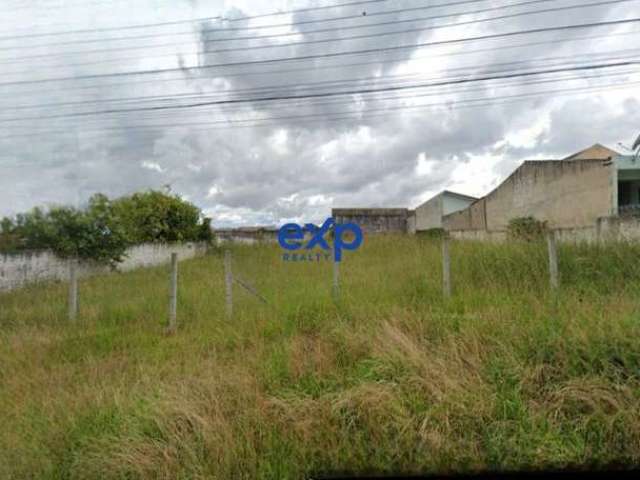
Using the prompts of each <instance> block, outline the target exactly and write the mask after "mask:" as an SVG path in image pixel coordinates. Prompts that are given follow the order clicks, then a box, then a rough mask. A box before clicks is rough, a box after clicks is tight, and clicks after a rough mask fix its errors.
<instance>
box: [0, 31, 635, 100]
mask: <svg viewBox="0 0 640 480" xmlns="http://www.w3.org/2000/svg"><path fill="white" fill-rule="evenodd" d="M639 34H640V31H630V32H618V33H607V34H600V35H586V36H578V37H569V38H563V39H552V40H541V41H535V42H522V43H517V44H508V45H500V46H494V47H488V48H476V49H464V50H460V51H455V52H448V53H437V54H434V53H430V54H428V55H415V54H411V55H410V56H408V57H406V56H405V57H394V58H390V59H385V58H386V56H387V55H389V54H391V53H394V52H382V55H381V57H382V58H380V57H377V58H376V59H375V60H369V61H364V62H350V63H340V64H336V65H314V66H313V71H314V72H315V71H316V70H335V69H340V70H344V69H348V68H354V67H360V66H364V65H378V64H379V65H385V64H393V63H398V62H411V61H415V60H420V59H424V58H441V57H447V58H448V57H458V56H468V55H474V54H477V53H493V52H498V51H504V50H512V49H518V48H528V47H536V46H540V45H548V44H550V43H557V42H558V41H562V42H564V43H570V42H577V41H582V40H595V39H602V38H614V37H623V36H630V35H639ZM309 71H310V70H309V68H308V67H296V68H279V69H277V70H266V71H265V70H260V71H246V70H245V71H242V72H224V73H221V74H220V75H218V76H216V77H207V78H194V77H185V76H184V74H183V72H182V71H180V72H175V73H179V74H180V76H179V77H178V78H169V79H167V78H151V79H149V78H147V79H134V80H131V79H128V80H127V81H124V82H116V83H114V82H111V83H100V84H93V85H73V86H72V85H61V86H57V87H56V88H48V89H47V90H46V92H47V93H48V94H49V95H51V94H52V93H54V92H64V91H69V90H72V91H76V92H78V91H84V90H93V89H96V88H106V87H119V86H130V85H147V84H154V83H163V84H167V83H173V82H195V81H199V80H208V81H213V80H216V79H227V78H234V77H251V76H264V75H285V74H289V73H296V72H307V73H309ZM40 92H42V90H22V91H20V92H12V93H11V97H12V98H19V97H20V96H31V95H34V94H37V93H40Z"/></svg>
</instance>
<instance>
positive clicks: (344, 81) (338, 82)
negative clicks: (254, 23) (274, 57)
mask: <svg viewBox="0 0 640 480" xmlns="http://www.w3.org/2000/svg"><path fill="white" fill-rule="evenodd" d="M629 52H635V54H634V55H628V56H623V57H620V56H616V57H610V56H609V57H607V58H605V59H604V60H607V61H613V60H621V59H628V58H635V57H637V56H638V55H640V48H631V49H623V50H615V51H606V52H589V53H587V54H583V55H571V56H568V55H565V56H555V57H545V58H532V59H528V60H519V61H511V62H498V63H493V64H482V65H467V66H462V67H457V68H447V69H445V70H443V71H442V72H443V73H450V72H456V71H470V72H474V73H493V71H492V70H490V69H491V68H496V67H504V66H516V65H525V66H533V65H535V64H540V63H542V62H545V64H547V63H548V62H564V63H563V64H566V62H567V61H569V63H571V64H576V63H586V62H589V61H592V60H593V58H594V57H604V56H607V55H613V54H622V53H629ZM582 58H584V59H582ZM555 64H557V63H555ZM555 64H554V65H555ZM479 69H482V70H479ZM421 75H423V74H422V73H407V74H402V75H378V76H370V77H357V78H341V79H334V80H323V81H315V82H306V83H299V82H298V83H287V84H273V85H264V86H261V87H252V88H234V89H231V90H227V91H222V92H215V93H213V92H212V93H206V92H202V93H194V92H193V91H189V92H184V93H171V94H164V95H146V96H134V97H111V98H100V99H92V100H77V101H65V102H52V103H33V104H21V105H6V106H5V107H4V109H3V112H7V111H15V110H31V109H39V108H40V109H42V108H61V107H75V106H81V105H95V104H100V103H129V102H144V101H154V100H155V101H169V100H177V99H185V98H186V99H189V98H215V97H223V96H228V95H230V94H234V95H237V94H249V93H251V94H254V93H265V92H273V91H279V90H285V91H292V90H304V89H310V88H313V89H317V88H328V87H336V86H344V85H348V84H357V85H363V84H366V83H374V84H378V83H384V82H390V81H393V80H398V79H409V78H415V77H419V76H421Z"/></svg>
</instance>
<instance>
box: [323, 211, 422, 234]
mask: <svg viewBox="0 0 640 480" xmlns="http://www.w3.org/2000/svg"><path fill="white" fill-rule="evenodd" d="M412 214H413V212H412V211H411V210H409V209H407V208H334V209H333V210H332V211H331V216H332V217H333V218H334V220H335V221H336V223H355V224H356V225H358V226H359V227H360V228H361V229H362V231H363V232H364V233H406V232H407V231H408V228H409V218H410V217H411V216H412Z"/></svg>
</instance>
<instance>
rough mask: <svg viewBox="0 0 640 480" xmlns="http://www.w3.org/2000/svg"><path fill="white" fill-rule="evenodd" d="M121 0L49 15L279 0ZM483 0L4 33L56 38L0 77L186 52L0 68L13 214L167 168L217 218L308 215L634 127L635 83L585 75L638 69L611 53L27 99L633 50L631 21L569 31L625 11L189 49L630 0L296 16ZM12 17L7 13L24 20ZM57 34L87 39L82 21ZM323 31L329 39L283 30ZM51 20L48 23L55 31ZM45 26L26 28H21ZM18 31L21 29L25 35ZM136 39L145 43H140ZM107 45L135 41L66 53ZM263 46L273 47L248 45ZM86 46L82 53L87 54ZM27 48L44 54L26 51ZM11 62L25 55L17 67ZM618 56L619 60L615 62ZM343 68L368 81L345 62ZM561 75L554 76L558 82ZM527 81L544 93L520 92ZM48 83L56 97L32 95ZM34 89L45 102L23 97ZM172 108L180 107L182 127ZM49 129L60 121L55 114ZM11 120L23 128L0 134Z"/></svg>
mask: <svg viewBox="0 0 640 480" xmlns="http://www.w3.org/2000/svg"><path fill="white" fill-rule="evenodd" d="M126 3H128V2H126ZM113 5H114V6H113V8H114V10H113V11H112V12H103V13H104V15H103V16H102V19H103V20H99V19H96V18H97V17H96V16H95V14H96V13H97V12H96V11H94V10H92V9H95V8H97V7H96V6H95V5H94V6H91V5H87V6H86V7H75V6H74V7H69V8H62V7H60V8H59V9H58V10H56V11H55V12H56V14H57V16H58V18H52V19H51V22H52V23H53V22H55V21H57V22H59V23H61V25H63V26H62V27H61V28H62V29H64V28H72V27H68V26H66V25H74V27H73V28H84V27H93V28H98V27H104V26H107V25H108V26H116V25H126V24H131V23H133V20H131V18H135V19H136V20H135V23H158V22H170V21H175V20H176V19H187V18H196V17H197V18H203V17H211V16H214V15H216V14H218V13H221V14H223V15H224V17H225V18H240V17H243V16H246V15H259V14H263V13H268V12H271V11H273V9H274V8H275V7H274V5H273V3H272V2H267V1H257V0H256V1H251V0H246V1H231V2H222V1H218V2H197V1H191V2H188V1H184V2H172V3H171V5H170V6H169V5H167V7H166V8H165V9H164V10H163V11H162V12H161V13H159V12H158V11H157V10H156V9H154V8H153V2H152V1H151V0H148V1H141V2H136V6H135V12H129V13H130V14H129V15H125V13H126V12H127V9H128V8H129V7H127V5H125V4H121V3H118V1H117V0H114V2H113ZM283 5H288V4H283ZM311 5H315V4H314V3H312V2H307V3H306V4H305V3H304V2H303V3H300V2H296V3H295V8H302V7H305V6H311ZM419 6H424V2H422V1H418V0H403V1H398V2H394V3H393V9H402V8H405V9H406V8H414V7H419ZM487 6H489V7H492V6H499V5H498V4H496V3H494V2H490V3H487V4H484V3H483V4H481V5H480V4H479V5H477V6H475V5H465V6H455V7H448V8H439V9H432V10H425V11H411V12H407V13H395V14H393V15H381V16H376V15H374V14H375V13H376V12H380V11H383V10H388V9H391V7H390V6H389V5H385V4H384V3H381V4H370V5H366V6H359V7H357V8H354V7H351V8H347V7H344V8H338V9H332V10H330V11H323V12H316V13H312V12H299V13H296V14H289V15H281V16H278V17H266V18H260V19H256V20H251V21H250V22H249V21H235V22H229V21H225V22H220V21H210V22H203V23H201V24H194V25H189V24H179V25H173V26H168V27H163V28H156V29H153V30H151V31H152V32H155V33H158V35H157V36H156V37H154V38H144V39H137V40H129V41H124V40H118V41H116V40H113V38H114V37H115V36H118V35H119V36H123V35H127V36H132V35H135V34H142V33H149V30H147V29H143V30H124V31H122V32H116V33H113V32H111V33H109V34H106V33H100V34H93V35H91V36H89V37H90V38H91V39H96V40H101V42H98V43H94V44H89V45H87V46H78V45H60V46H56V47H47V48H44V47H40V48H38V49H33V50H29V49H23V50H19V51H17V53H12V54H11V56H12V57H14V56H19V55H26V54H32V53H34V52H35V53H47V54H48V55H49V54H50V58H47V59H43V60H42V61H41V64H38V63H35V62H21V63H20V65H19V68H18V67H16V66H11V68H10V69H9V72H8V73H7V74H6V75H7V78H8V79H11V80H32V79H34V78H47V77H51V76H60V77H65V76H73V75H100V74H103V73H115V72H125V71H132V70H137V69H167V68H176V69H180V68H182V71H176V72H172V73H166V74H158V75H144V76H125V77H114V78H108V79H103V78H93V79H87V80H82V81H71V82H51V83H46V84H35V85H24V86H17V85H16V86H4V87H3V86H0V92H1V95H0V106H2V110H1V111H0V127H6V128H3V129H2V132H0V215H2V214H14V213H16V212H18V211H22V210H25V209H27V208H30V207H32V206H35V205H38V204H50V203H74V204H76V203H80V202H83V201H86V199H87V198H88V197H89V196H90V195H91V194H92V193H95V192H104V193H107V194H109V195H114V196H115V195H122V194H125V193H129V192H132V191H135V190H140V189H148V188H162V187H163V185H166V184H170V185H171V188H172V190H173V191H174V192H177V193H180V194H181V195H184V196H185V197H186V198H188V199H189V200H191V201H193V202H195V203H196V204H197V205H199V206H200V207H201V208H202V209H203V211H205V212H206V213H207V214H209V215H211V216H212V217H213V220H214V225H218V226H232V225H251V224H280V223H283V222H285V221H314V222H320V221H322V220H323V218H324V217H326V216H327V215H328V214H329V212H330V209H331V208H332V207H339V206H345V207H348V206H403V207H415V206H416V205H417V204H418V203H419V202H421V201H424V200H426V199H427V198H428V197H429V195H432V194H435V193H437V192H438V191H439V190H441V189H444V188H452V189H454V190H457V191H460V192H461V193H469V194H473V195H482V194H484V193H486V192H487V191H489V190H490V189H491V188H493V186H495V184H496V182H498V181H499V180H500V179H502V178H504V177H505V176H506V175H507V174H508V173H509V172H510V171H511V170H513V168H515V167H516V166H517V165H518V163H519V162H521V161H522V160H524V159H527V158H542V157H550V158H558V157H563V156H566V155H568V154H570V153H572V152H573V151H576V150H578V149H580V148H583V147H586V146H588V145H591V144H593V143H595V142H602V143H605V144H608V145H610V146H614V147H615V145H616V144H617V143H618V142H621V141H623V142H627V143H629V142H631V141H632V140H633V138H634V137H635V136H636V135H637V130H638V125H640V118H638V117H639V115H640V114H639V113H638V112H640V108H638V107H639V101H638V98H639V95H638V93H639V90H638V88H637V87H634V86H628V87H626V89H616V90H614V89H611V88H609V89H602V90H600V91H598V90H595V89H596V88H601V87H605V86H607V85H608V84H610V83H612V82H624V81H629V80H635V81H639V80H640V78H639V77H638V75H637V74H625V75H617V76H610V75H609V76H607V75H605V74H606V73H607V72H605V71H603V72H599V73H601V75H600V76H596V75H595V74H593V73H590V72H582V73H575V74H569V73H567V74H562V75H561V76H562V78H564V81H563V82H554V83H535V82H539V81H541V80H547V79H549V77H548V76H547V77H543V76H540V77H531V78H526V79H521V80H520V81H519V82H514V81H507V80H502V81H495V82H480V83H474V84H467V85H465V84H461V85H457V86H449V87H445V86H443V87H439V88H431V89H414V90H407V91H397V92H393V91H391V92H385V93H381V94H377V95H355V96H354V95H349V96H346V95H345V96H340V97H327V98H315V99H308V100H297V101H294V100H291V101H278V102H275V101H272V102H269V101H250V102H246V103H240V104H234V105H219V106H203V107H198V108H189V109H171V110H157V111H147V112H132V113H128V114H105V115H101V116H87V117H76V118H66V119H59V120H46V119H45V118H38V117H44V116H46V115H51V114H53V113H59V114H65V113H77V112H82V111H90V110H95V109H109V108H136V107H147V106H170V105H176V104H178V103H194V102H199V101H215V100H220V99H225V98H235V99H254V100H255V99H256V98H259V97H266V96H274V95H275V96H281V95H303V94H315V93H322V92H330V91H340V90H352V89H358V88H363V89H369V88H383V87H386V86H391V85H396V86H397V85H410V84H413V83H417V82H422V83H424V82H428V81H434V79H438V78H443V77H446V78H457V79H463V78H465V77H467V76H469V75H479V74H482V73H486V72H487V71H491V72H497V71H500V70H503V71H513V70H514V69H517V70H518V71H525V70H531V69H536V68H540V67H541V66H542V67H544V66H549V65H555V66H556V67H562V66H565V67H566V66H569V65H573V64H578V63H576V62H583V63H582V64H586V63H593V62H601V61H603V59H604V60H606V59H607V58H610V57H624V56H630V55H633V54H634V53H636V52H634V51H629V40H630V39H633V38H635V37H633V36H609V37H606V38H592V39H583V40H575V39H576V37H588V36H599V35H602V34H603V33H609V34H612V33H616V34H623V33H626V32H629V31H632V30H633V27H624V26H622V27H618V28H609V29H602V28H601V29H590V30H586V31H576V32H556V33H550V34H545V35H544V36H543V35H528V36H522V37H517V38H515V37H514V38H507V39H499V40H498V39H497V40H494V41H490V42H474V43H465V44H451V45H443V46H439V47H431V48H407V49H405V50H400V51H394V52H389V53H382V52H378V53H374V54H369V55H348V56H338V57H329V58H325V59H323V58H316V59H314V60H307V61H287V62H274V63H270V64H264V63H258V64H255V63H253V64H247V65H236V66H233V67H215V68H208V67H207V68H202V69H194V68H193V67H196V66H210V65H220V64H228V63H238V62H262V61H264V60H268V59H275V58H285V57H298V56H306V55H323V54H325V53H329V52H339V51H348V50H369V49H379V48H384V47H386V46H393V45H415V44H417V43H424V42H434V41H441V40H447V39H453V38H460V37H467V36H474V35H487V34H491V33H499V32H506V31H517V30H523V29H532V28H539V27H543V26H548V25H550V24H553V25H563V24H572V23H581V22H593V21H602V20H608V19H616V18H627V17H629V16H630V15H631V12H630V10H629V8H628V6H624V5H618V6H613V7H598V8H595V7H591V8H589V7H586V6H585V7H584V8H581V9H579V10H571V11H565V12H555V13H547V14H542V13H541V14H536V15H528V16H522V17H514V18H510V19H505V20H502V21H493V22H483V23H477V24H468V25H464V26H461V27H455V28H446V29H444V28H440V29H435V30H424V31H422V32H417V31H409V30H415V29H416V28H418V27H420V26H422V27H425V28H426V27H430V26H435V25H443V24H447V23H455V22H462V21H469V20H473V19H482V18H487V17H491V16H496V15H499V14H504V13H507V11H502V12H500V11H496V12H487V13H484V14H476V15H459V16H451V17H448V18H444V19H440V20H431V21H414V22H411V23H402V24H397V25H391V24H389V25H383V26H379V27H369V28H360V29H347V28H343V29H341V30H332V31H330V32H325V33H314V30H318V29H322V28H331V27H335V26H342V27H349V26H355V25H360V24H362V22H363V20H362V19H361V18H354V19H351V20H349V21H326V22H324V23H304V22H306V21H308V20H310V19H314V18H320V17H323V18H326V17H329V16H342V15H350V14H354V12H355V13H357V14H358V15H359V14H360V13H361V10H363V9H366V11H367V16H366V22H381V21H385V22H388V21H395V20H406V19H415V18H418V17H424V16H429V15H442V14H449V13H463V12H465V11H469V10H472V9H478V8H487ZM552 6H557V5H556V3H555V2H550V3H549V4H540V5H539V6H536V7H528V8H523V7H521V8H512V9H508V12H511V13H515V12H519V11H525V10H527V9H528V10H532V9H534V8H537V9H540V8H549V7H552ZM223 7H226V9H224V8H223ZM36 8H37V7H35V6H34V7H32V9H31V10H28V9H27V10H23V11H22V13H21V14H16V15H17V16H16V18H14V20H15V23H14V24H15V25H19V24H20V23H22V24H23V25H24V24H25V23H28V22H27V20H28V19H29V18H36V17H37V15H38V14H39V13H40V12H39V11H38V10H37V9H36ZM283 8H284V9H288V8H290V7H288V6H285V7H283ZM212 12H213V15H212ZM134 13H135V15H134ZM102 21H104V24H103V23H101V22H102ZM63 22H65V23H63ZM274 22H277V23H285V24H287V25H288V26H283V27H279V28H277V29H269V30H267V29H257V30H241V28H243V27H247V26H249V25H251V26H254V27H255V26H261V25H266V24H268V23H274ZM291 24H298V25H297V26H291ZM39 28H40V31H42V30H45V29H46V30H54V28H53V27H44V26H42V27H39ZM394 30H396V31H399V30H404V33H401V34H399V35H388V36H380V37H367V38H359V39H348V37H353V36H362V35H367V34H372V33H383V32H390V31H394ZM21 32H22V31H18V29H17V28H16V32H15V34H16V35H18V34H19V33H21ZM176 33H180V34H181V35H175V34H176ZM281 33H296V35H295V36H286V37H272V38H268V39H262V40H256V39H255V38H244V37H251V36H256V35H263V36H264V35H265V34H281ZM10 34H11V32H7V35H10ZM64 38H65V39H66V40H84V39H87V35H80V34H78V35H70V36H67V37H64ZM326 38H331V39H334V40H335V41H332V42H330V43H329V42H327V43H306V44H300V45H293V46H292V45H286V44H289V43H300V42H311V41H316V40H320V39H326ZM55 39H56V40H60V37H55ZM230 39H233V40H230ZM571 39H574V41H571ZM51 40H52V39H51V38H45V39H44V40H38V41H37V42H36V41H35V40H33V41H31V40H30V41H29V42H28V43H27V42H26V41H25V42H24V43H27V44H28V45H33V44H42V43H46V42H50V41H51ZM527 42H529V43H531V42H538V45H536V46H535V47H527V48H511V47H512V46H513V45H517V44H523V43H527ZM543 42H546V43H543ZM167 44H168V45H167ZM10 45H15V46H19V44H18V42H14V43H12V44H10ZM143 45H146V46H153V47H155V48H153V49H148V50H146V49H141V48H140V47H141V46H143ZM280 45H286V46H280ZM114 46H118V47H123V48H125V47H131V50H129V51H128V50H124V51H117V52H103V53H100V54H91V53H86V54H84V55H82V54H80V55H78V54H71V52H72V51H78V50H85V51H86V50H91V49H100V48H102V49H106V48H111V47H114ZM257 46H260V47H267V46H268V47H270V48H254V47H257ZM230 49H232V50H230ZM196 52H199V53H197V54H196ZM474 52H475V53H474ZM585 54H588V55H586V56H585ZM123 57H128V58H129V59H123ZM134 57H137V58H134ZM0 61H1V59H0ZM97 61H100V62H102V61H104V62H105V63H96V62H97ZM87 62H93V63H92V64H91V65H81V64H82V63H87ZM514 62H518V63H514ZM492 65H494V66H492ZM36 66H37V67H39V68H34V67H36ZM17 71H22V72H24V73H20V74H18V73H15V74H14V73H11V72H17ZM619 71H624V70H623V69H621V70H618V71H615V70H613V71H612V72H611V73H618V72H619ZM354 79H360V81H357V82H354V81H353V80H354ZM5 81H8V80H5ZM0 83H1V82H0ZM584 87H592V88H594V91H593V92H591V93H589V94H581V95H577V93H579V92H576V91H575V89H578V88H584ZM572 89H573V90H574V91H571V90H572ZM553 90H564V91H563V92H558V93H556V94H553V93H552V91H553ZM535 93H541V94H539V95H537V96H530V97H522V95H532V94H535ZM142 97H144V98H142ZM518 97H519V98H518ZM117 99H120V100H118V101H116V100H117ZM487 100H488V101H487ZM87 102H96V103H87ZM52 103H65V104H67V105H66V106H59V107H52V106H49V107H37V106H38V105H42V104H52ZM29 105H31V106H36V107H37V108H23V107H25V106H29ZM429 105H431V106H429ZM435 105H437V106H435ZM16 107H20V108H16ZM23 115H29V116H35V117H36V118H35V119H33V120H29V121H21V122H10V123H7V122H3V119H8V118H12V117H16V116H23ZM177 124H187V125H185V126H184V127H180V128H177V127H175V125H177ZM141 127H144V128H141ZM52 130H57V131H59V133H55V134H54V133H51V131H52ZM39 132H49V133H41V134H40V133H39ZM6 134H9V135H16V134H17V135H18V136H17V137H12V138H5V139H3V138H2V136H3V135H6ZM25 134H26V135H25ZM19 135H25V136H24V137H20V136H19Z"/></svg>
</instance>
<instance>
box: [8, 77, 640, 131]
mask: <svg viewBox="0 0 640 480" xmlns="http://www.w3.org/2000/svg"><path fill="white" fill-rule="evenodd" d="M503 72H504V71H503ZM494 73H502V72H494ZM569 73H570V72H569ZM635 73H637V69H634V70H631V71H616V72H606V73H605V72H596V73H591V74H584V75H576V74H573V75H566V74H564V75H556V76H554V77H552V78H530V79H526V80H522V81H515V82H514V81H513V79H506V80H505V81H502V82H496V81H495V80H494V81H492V82H491V85H490V86H489V87H487V86H475V87H473V86H472V87H464V88H458V87H457V86H455V85H453V86H450V84H451V83H452V80H454V79H451V78H449V79H446V80H447V85H443V86H435V87H431V88H429V89H428V91H427V92H421V93H417V92H409V95H403V94H404V93H407V92H399V94H398V92H394V94H393V95H387V96H378V95H380V93H376V94H371V95H375V96H373V97H368V98H367V100H366V102H367V103H378V102H387V101H402V100H415V99H418V98H424V97H431V96H447V95H459V94H464V93H467V92H472V91H483V90H486V89H487V88H491V89H504V88H520V87H523V86H529V85H541V84H545V83H556V82H570V81H582V80H584V81H587V80H593V79H598V78H604V77H619V76H625V75H630V74H635ZM440 80H444V79H442V78H440ZM382 93H384V92H382ZM283 103H284V104H285V105H284V107H283V106H282V104H283ZM298 105H299V107H298ZM329 105H354V102H353V100H351V99H345V98H339V97H335V98H329V99H326V98H322V99H311V100H306V101H305V102H304V103H303V102H302V101H301V100H289V101H283V102H281V103H279V104H278V108H280V109H282V110H284V109H286V108H291V109H295V110H300V108H306V107H311V108H313V107H321V108H324V107H326V106H329ZM229 107H230V106H218V109H217V112H218V113H222V114H224V113H225V109H228V108H229ZM230 111H232V112H233V113H234V114H237V113H238V112H239V111H238V110H237V108H235V109H233V110H230ZM143 113H147V112H143ZM150 113H153V114H154V116H153V117H149V119H153V120H157V119H162V118H168V119H171V120H175V118H176V115H175V114H174V113H172V112H167V111H160V112H157V111H156V112H150ZM252 113H253V111H252ZM197 115H204V116H206V117H208V116H210V115H211V112H210V111H206V112H200V113H196V116H197ZM39 118H40V117H39ZM125 118H127V122H128V120H129V118H128V117H125ZM142 119H144V118H142ZM0 120H1V119H0ZM110 120H118V117H110ZM100 121H101V119H100V118H94V119H93V120H92V119H88V118H84V119H83V120H82V127H81V128H82V129H85V128H87V127H88V126H90V125H91V124H92V123H94V122H100ZM227 121H228V120H227ZM174 123H175V122H174ZM174 123H172V124H174ZM127 124H128V125H129V123H127ZM68 125H69V127H68V128H77V125H76V126H75V127H72V125H73V124H68ZM165 125H166V124H165ZM165 125H163V124H159V125H158V124H155V123H154V124H147V126H149V127H163V126H165ZM179 125H180V126H184V127H187V126H196V125H202V122H193V121H189V122H186V123H180V124H179ZM5 128H20V129H24V126H22V125H7V126H6V127H5ZM29 131H30V132H32V131H33V125H31V126H30V127H29Z"/></svg>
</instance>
